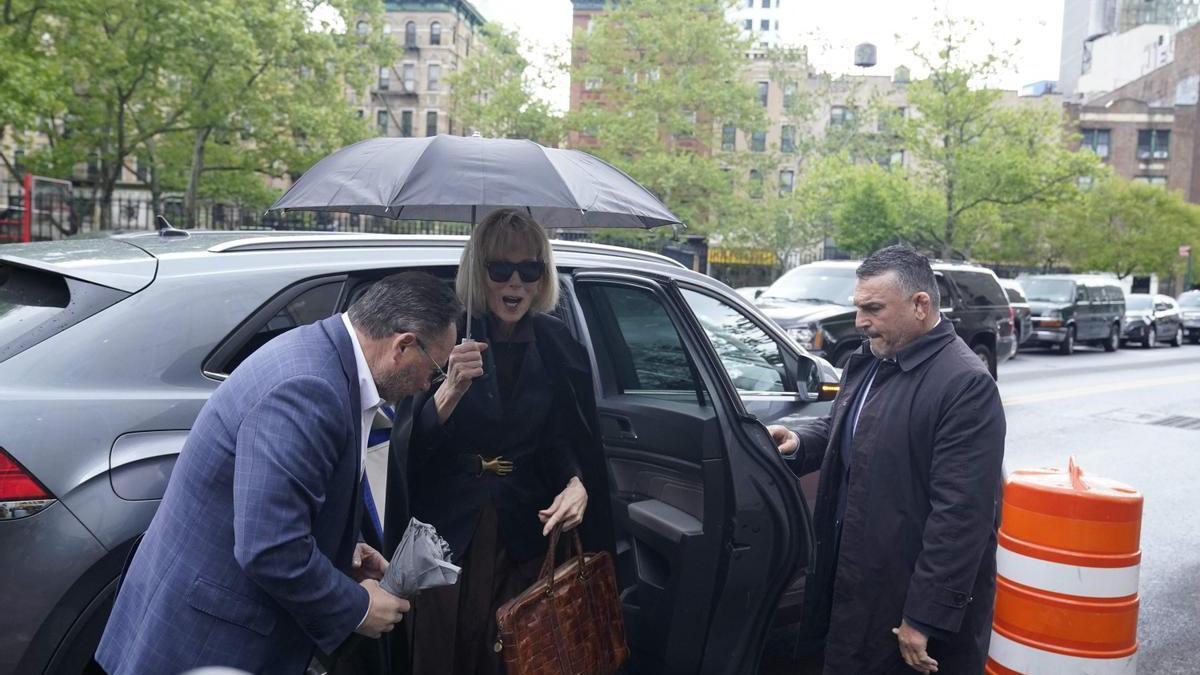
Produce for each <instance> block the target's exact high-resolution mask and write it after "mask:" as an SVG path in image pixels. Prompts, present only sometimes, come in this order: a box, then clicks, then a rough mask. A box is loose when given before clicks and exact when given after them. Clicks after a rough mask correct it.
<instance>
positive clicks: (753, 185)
mask: <svg viewBox="0 0 1200 675" xmlns="http://www.w3.org/2000/svg"><path fill="white" fill-rule="evenodd" d="M750 196H751V197H753V198H754V199H759V198H760V197H762V196H763V177H762V172H760V171H759V170H758V169H750Z"/></svg>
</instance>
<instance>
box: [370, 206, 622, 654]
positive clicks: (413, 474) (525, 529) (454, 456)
mask: <svg viewBox="0 0 1200 675" xmlns="http://www.w3.org/2000/svg"><path fill="white" fill-rule="evenodd" d="M457 289H458V294H459V297H460V298H462V299H463V300H464V302H466V300H467V298H470V301H471V302H472V303H474V307H473V308H472V309H473V314H474V317H475V319H474V322H473V323H474V325H473V326H472V330H471V335H473V336H474V339H475V340H476V342H471V341H464V342H463V343H462V344H460V345H458V346H457V347H456V348H455V349H454V351H453V352H452V353H451V356H450V360H449V365H448V366H447V368H446V371H445V376H444V377H442V378H439V379H440V380H441V381H440V382H436V383H435V387H434V388H433V389H432V393H431V394H430V395H428V397H427V398H426V399H425V400H423V401H422V400H417V401H415V402H414V404H415V405H416V406H419V407H418V408H417V410H416V411H414V413H413V423H412V426H411V432H410V433H409V434H408V438H407V439H397V436H398V435H402V434H394V435H393V443H394V444H397V443H399V444H400V445H401V446H403V445H404V441H405V440H407V447H400V448H396V447H393V456H394V457H404V456H405V455H407V468H408V475H407V481H406V483H407V488H408V490H409V494H410V502H409V503H410V504H411V512H412V515H413V516H414V517H416V518H417V519H418V520H422V521H424V522H428V523H431V524H432V525H434V527H436V528H437V531H438V533H439V534H441V535H442V536H443V537H444V538H445V539H446V541H447V542H448V543H449V545H450V548H451V550H452V551H453V554H454V557H453V559H454V562H455V563H456V564H459V565H461V566H462V567H463V570H462V573H461V575H460V577H459V583H458V585H457V586H453V587H448V588H439V589H434V590H432V591H426V592H424V593H423V594H422V595H421V596H420V597H419V598H417V599H416V602H415V603H414V610H413V613H412V626H411V630H412V637H411V639H412V643H411V644H412V662H411V664H410V665H411V668H412V672H414V673H420V674H421V675H441V674H445V675H460V674H461V675H475V674H476V673H502V672H504V666H503V663H502V661H501V658H500V653H499V651H498V650H497V649H495V648H494V645H495V644H496V639H497V633H496V624H495V614H496V610H497V609H498V608H499V607H500V605H502V604H503V603H504V602H505V601H507V600H508V599H510V598H512V597H515V596H516V595H518V594H519V593H520V592H521V591H523V590H524V589H525V588H527V587H528V586H529V585H531V584H532V583H533V582H534V581H536V579H537V575H538V571H539V567H540V565H541V562H542V559H543V557H544V556H545V553H546V542H547V537H546V535H548V534H549V533H550V531H551V530H552V529H553V528H554V527H555V526H556V525H562V527H563V529H564V530H569V529H571V528H574V527H576V526H578V525H580V523H581V522H583V518H584V514H585V512H586V511H587V505H588V492H589V490H588V488H592V493H593V494H598V495H602V496H603V497H604V498H606V497H607V485H606V479H605V477H604V465H603V455H602V452H601V448H600V445H599V439H598V438H597V437H596V436H595V435H594V433H593V432H592V430H594V429H598V428H599V425H598V423H597V420H596V407H595V399H594V395H593V389H592V381H591V369H590V364H589V361H588V359H587V356H586V354H585V352H584V349H583V347H582V346H581V345H580V344H579V343H578V342H577V341H576V340H575V339H574V338H573V337H572V336H571V335H570V333H569V332H568V329H567V326H566V324H564V323H563V322H562V321H560V320H559V319H557V318H555V317H553V316H551V315H550V314H548V312H550V311H552V310H553V309H554V308H555V306H556V305H557V303H558V280H557V277H556V274H555V267H554V257H553V253H552V251H551V247H550V242H549V241H548V240H547V238H546V234H545V232H544V231H543V229H542V228H541V226H539V225H538V224H537V223H535V222H533V220H532V219H531V218H530V217H529V216H527V215H526V214H525V212H523V211H517V210H514V209H500V210H497V211H494V212H492V213H491V214H489V215H488V217H487V218H485V219H484V221H483V222H482V223H481V224H480V225H479V226H478V227H477V228H476V229H475V231H474V233H473V234H472V236H471V240H470V242H469V243H468V245H467V247H466V249H465V250H464V251H463V257H462V263H461V266H460V268H459V271H458V279H457ZM463 328H465V322H464V323H460V330H459V334H460V335H461V334H463V330H462V329H463ZM585 484H587V487H585ZM392 494H393V495H394V494H395V493H394V492H393V493H392ZM601 511H607V509H606V508H600V509H599V510H598V512H597V514H596V515H595V517H590V518H589V523H588V528H585V529H584V531H583V534H584V536H585V540H588V539H590V540H591V542H590V545H591V546H595V545H597V544H598V545H600V546H605V543H604V542H606V541H611V535H609V536H607V537H606V536H604V535H603V534H600V533H601V532H604V531H608V532H611V530H610V529H608V528H610V525H609V523H608V522H607V520H608V514H607V513H600V512H601ZM393 513H394V512H393V511H389V515H388V521H389V523H391V522H392V514H393ZM404 520H405V523H406V522H407V518H405V519H404ZM593 521H597V522H595V523H594V522H593ZM402 527H403V524H402V523H392V524H391V525H390V526H389V530H390V531H391V530H402ZM597 528H599V529H597ZM589 531H590V532H589ZM589 534H592V535H593V536H589ZM395 536H396V538H397V539H398V536H399V533H398V532H397V533H396V535H395ZM401 660H403V659H401Z"/></svg>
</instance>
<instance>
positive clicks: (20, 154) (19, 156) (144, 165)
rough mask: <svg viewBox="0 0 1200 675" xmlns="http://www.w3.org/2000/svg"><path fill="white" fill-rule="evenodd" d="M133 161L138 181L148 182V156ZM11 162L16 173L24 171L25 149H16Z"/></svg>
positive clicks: (138, 157)
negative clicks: (135, 162) (135, 163)
mask: <svg viewBox="0 0 1200 675" xmlns="http://www.w3.org/2000/svg"><path fill="white" fill-rule="evenodd" d="M135 161H137V166H136V167H134V170H133V172H134V174H135V175H136V176H137V179H138V182H139V183H149V182H150V158H149V157H147V156H145V155H138V156H137V157H136V158H135ZM13 163H14V164H15V165H16V166H14V167H13V168H14V169H16V172H17V175H20V174H22V173H24V172H23V171H21V169H22V168H23V167H24V164H25V151H24V150H17V151H16V152H15V153H13Z"/></svg>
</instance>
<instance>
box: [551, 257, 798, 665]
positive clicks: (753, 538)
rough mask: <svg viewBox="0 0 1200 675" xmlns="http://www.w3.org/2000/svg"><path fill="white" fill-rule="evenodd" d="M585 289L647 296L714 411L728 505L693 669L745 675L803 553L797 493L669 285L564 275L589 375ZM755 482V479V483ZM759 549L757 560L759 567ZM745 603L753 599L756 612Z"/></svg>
mask: <svg viewBox="0 0 1200 675" xmlns="http://www.w3.org/2000/svg"><path fill="white" fill-rule="evenodd" d="M589 283H596V284H617V285H627V286H633V287H636V288H640V289H642V290H650V291H651V292H653V293H655V295H656V296H657V297H658V298H660V299H661V300H662V302H663V306H664V307H665V308H666V309H667V311H668V313H669V314H670V318H671V320H672V322H673V323H674V325H675V328H676V330H677V331H678V332H679V337H680V339H681V341H682V343H683V344H684V347H685V348H686V349H688V350H689V353H690V354H691V358H692V362H693V364H694V365H695V368H696V370H697V375H698V376H699V377H700V379H701V380H702V382H703V384H704V386H705V388H706V391H707V392H708V394H709V395H708V397H707V400H708V403H709V404H710V405H712V406H713V409H714V411H715V412H716V414H717V417H718V420H719V424H720V429H721V435H722V439H721V440H722V442H723V446H724V448H725V453H724V457H723V459H724V460H725V462H726V468H725V475H724V477H723V480H724V481H725V485H724V486H723V488H724V490H725V493H726V499H727V500H728V504H733V505H734V506H733V509H732V510H728V504H727V505H726V509H727V510H725V511H724V512H723V521H724V522H723V527H724V531H723V534H722V546H723V548H724V550H723V554H722V556H721V559H720V560H717V561H712V562H715V563H716V564H717V566H718V574H717V581H716V587H715V588H714V589H711V590H712V592H714V593H715V597H713V599H712V601H711V604H710V605H709V608H710V609H709V613H708V616H707V619H706V620H707V630H706V639H705V640H704V641H703V647H702V649H703V653H702V656H701V660H700V662H699V670H701V671H703V672H724V673H747V674H750V673H754V672H756V671H757V668H758V661H759V659H760V657H761V652H762V649H763V646H764V644H765V637H766V634H767V630H768V628H769V627H770V625H771V619H772V617H773V614H774V611H775V607H776V605H777V603H778V601H779V599H780V597H781V596H782V595H783V592H784V590H785V589H786V587H787V585H788V584H789V583H790V581H791V579H792V573H793V572H794V570H795V568H796V566H797V565H798V564H799V563H800V562H801V558H802V554H803V552H804V551H803V546H804V544H805V542H803V541H802V537H804V536H805V534H804V530H803V529H802V528H800V527H797V526H796V521H795V520H794V518H795V515H794V514H797V513H802V512H803V511H804V510H805V506H804V504H803V503H802V502H803V499H802V497H801V495H800V491H799V488H798V486H797V484H796V482H795V479H794V477H792V475H791V473H790V471H789V470H788V469H787V467H786V465H785V464H784V463H783V460H782V458H780V456H779V454H778V452H777V450H776V449H775V447H774V444H773V443H772V442H771V440H770V436H769V435H768V434H767V433H766V430H765V428H764V427H763V425H762V423H761V422H759V421H758V419H757V418H756V417H754V416H752V415H749V414H748V413H746V411H745V409H744V407H743V406H742V404H741V400H740V398H739V397H738V395H737V392H736V389H735V388H734V387H733V385H732V383H731V382H730V381H729V378H728V375H727V374H726V371H725V369H724V366H723V365H721V363H720V361H719V358H718V357H717V355H716V352H715V350H714V349H713V347H712V344H711V342H710V341H709V339H708V337H707V335H706V334H705V333H704V330H703V327H702V326H701V325H700V324H699V321H698V320H697V319H696V317H695V315H694V313H693V312H692V310H691V308H690V306H689V305H688V304H687V302H686V299H685V298H684V297H683V296H682V295H681V294H680V291H679V286H678V284H677V282H676V280H675V279H674V278H672V277H670V276H668V275H665V274H662V273H658V272H645V271H638V270H630V269H620V270H614V269H581V270H576V271H575V272H574V273H573V274H572V277H571V281H570V290H569V295H570V298H571V302H572V304H573V306H572V311H573V313H574V314H575V316H576V323H577V329H578V331H579V333H578V334H579V335H580V336H581V337H582V338H584V340H583V341H584V342H585V344H586V345H587V349H588V353H589V358H590V359H591V360H592V367H593V371H594V372H598V368H597V362H596V354H595V347H594V345H593V343H592V340H591V336H590V335H589V333H588V331H589V328H588V326H587V325H586V322H585V321H583V320H582V318H583V308H582V306H581V305H580V300H579V293H578V290H579V287H580V286H581V285H584V284H589ZM595 384H596V394H597V403H598V405H603V401H605V400H606V399H607V398H610V396H609V395H608V394H607V393H606V392H605V391H604V390H603V387H602V386H601V383H600V382H599V378H597V382H596V383H595ZM763 477H765V480H761V481H760V479H762V478H763ZM706 487H707V484H706ZM768 492H771V494H770V495H767V493H768ZM706 503H707V499H706ZM777 531H782V532H783V533H784V534H785V536H786V539H785V540H784V541H782V542H780V541H778V540H777V539H773V537H775V536H776V532H777ZM772 551H773V555H772V554H771V552H772ZM763 552H766V553H767V555H766V560H765V561H764V560H763V558H764V555H763ZM697 564H704V563H700V562H699V561H698V562H697ZM763 567H765V568H766V569H765V570H763V569H761V568H763ZM755 568H759V569H755ZM764 572H766V573H765V574H764ZM772 572H773V574H772ZM764 579H765V580H766V581H765V582H764ZM764 583H765V585H764ZM751 598H758V599H759V601H758V603H757V605H754V603H753V601H752V600H750V599H751ZM748 605H750V606H748Z"/></svg>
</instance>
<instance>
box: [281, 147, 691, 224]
mask: <svg viewBox="0 0 1200 675" xmlns="http://www.w3.org/2000/svg"><path fill="white" fill-rule="evenodd" d="M502 207H514V208H519V209H526V210H528V211H529V214H530V215H531V216H533V219H534V220H536V221H537V222H539V223H541V224H542V226H543V227H548V228H596V227H640V228H651V227H657V226H659V225H672V224H680V223H681V221H680V220H679V218H678V217H676V216H675V214H673V213H671V212H670V211H669V210H668V209H667V207H666V206H664V205H663V203H662V202H660V201H659V200H658V198H657V197H655V196H654V195H653V194H651V193H650V191H649V190H647V189H646V188H644V187H642V186H641V185H639V184H638V183H637V181H635V180H633V179H632V178H630V177H629V176H627V175H626V174H625V173H624V172H622V171H621V170H619V169H617V168H616V167H614V166H612V165H611V164H609V163H607V162H605V161H603V160H601V159H598V158H596V157H593V156H592V155H589V154H587V153H585V152H579V151H576V150H560V149H558V148H547V147H543V146H541V145H538V144H537V143H534V142H533V141H528V140H514V139H508V138H482V137H480V136H467V137H465V136H447V135H438V136H429V137H426V138H372V139H368V140H365V141H361V142H359V143H355V144H354V145H350V146H347V147H345V148H342V149H341V150H338V151H337V152H334V153H333V154H331V155H329V156H328V157H326V158H325V159H322V160H321V161H320V162H317V163H316V165H314V166H313V167H312V168H311V169H309V170H308V171H307V172H306V173H305V174H304V175H303V176H301V177H300V180H298V181H296V182H295V183H294V184H293V185H292V187H291V188H290V189H289V190H288V191H287V192H286V193H284V195H283V196H282V197H280V198H279V201H277V202H275V204H274V205H272V206H271V209H272V210H274V209H284V210H304V211H336V212H339V213H360V214H364V215H371V216H381V217H384V218H392V219H396V220H445V221H454V222H460V223H476V222H478V220H479V219H482V218H483V216H485V215H487V213H488V212H489V211H492V210H493V209H497V208H502Z"/></svg>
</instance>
